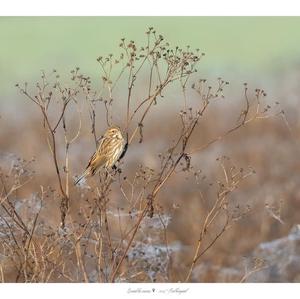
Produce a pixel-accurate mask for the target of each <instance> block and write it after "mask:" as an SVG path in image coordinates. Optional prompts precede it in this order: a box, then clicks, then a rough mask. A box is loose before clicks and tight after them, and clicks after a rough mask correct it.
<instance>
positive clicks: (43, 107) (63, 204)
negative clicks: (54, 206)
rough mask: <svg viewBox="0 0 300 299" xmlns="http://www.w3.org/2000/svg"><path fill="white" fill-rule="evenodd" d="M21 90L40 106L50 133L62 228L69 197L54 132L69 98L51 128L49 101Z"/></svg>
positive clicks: (41, 96)
mask: <svg viewBox="0 0 300 299" xmlns="http://www.w3.org/2000/svg"><path fill="white" fill-rule="evenodd" d="M44 87H45V85H44ZM21 92H22V93H23V94H24V95H25V96H26V97H27V98H28V99H30V100H31V101H32V102H34V103H35V104H36V105H38V107H39V108H40V110H41V112H42V115H43V120H44V123H45V124H46V125H47V129H48V132H49V133H50V138H51V143H50V142H48V145H49V149H50V152H51V153H52V159H53V162H54V166H55V171H56V175H57V179H58V184H59V189H60V193H61V196H62V199H61V226H62V228H64V227H65V218H66V214H67V211H68V208H69V197H68V195H67V193H66V191H65V189H64V187H63V183H62V178H61V174H60V170H59V165H58V164H59V163H58V158H57V152H56V150H57V146H56V137H55V132H56V129H57V127H58V126H59V124H60V123H61V121H62V119H63V116H64V113H65V110H66V107H67V105H68V103H70V98H69V99H67V100H65V102H64V104H63V107H62V112H61V114H60V117H59V118H58V121H57V123H56V125H55V126H54V127H53V128H52V126H51V124H50V121H49V117H48V114H47V107H48V105H49V102H48V103H47V104H46V102H45V101H44V98H45V96H44V95H43V94H40V95H39V96H36V99H34V98H33V97H32V96H31V95H30V94H29V93H28V92H27V91H26V88H25V89H21ZM49 101H50V100H49ZM47 139H48V136H47Z"/></svg>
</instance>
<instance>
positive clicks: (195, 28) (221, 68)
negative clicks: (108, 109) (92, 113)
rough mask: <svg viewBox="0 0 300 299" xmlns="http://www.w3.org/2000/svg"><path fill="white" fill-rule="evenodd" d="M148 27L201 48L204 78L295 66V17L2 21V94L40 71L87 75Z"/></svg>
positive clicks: (298, 53) (298, 52)
mask: <svg viewBox="0 0 300 299" xmlns="http://www.w3.org/2000/svg"><path fill="white" fill-rule="evenodd" d="M149 26H153V27H154V28H155V29H156V30H157V32H159V33H161V34H163V35H164V37H165V38H166V39H167V40H168V41H169V42H170V43H171V44H172V45H174V46H175V45H179V46H184V45H187V44H189V45H191V47H195V48H200V49H201V51H203V52H205V53H206V57H205V59H204V60H203V62H202V63H201V67H202V70H203V71H204V72H208V73H218V74H219V73H221V74H223V73H230V72H237V73H240V72H242V73H245V74H249V73H250V74H252V76H253V77H255V76H256V75H257V74H258V73H259V74H260V75H261V77H265V75H266V74H271V73H272V72H273V71H274V70H277V71H278V69H280V68H283V67H284V68H288V67H289V66H291V65H294V64H295V63H297V62H298V61H300V59H299V58H300V48H299V40H300V18H299V17H1V18H0V39H1V46H0V74H1V80H0V89H1V92H0V94H1V97H3V95H4V94H10V93H11V92H15V90H14V88H13V86H14V84H15V83H16V82H22V81H29V82H30V80H31V79H34V78H35V76H36V75H38V73H39V70H41V69H45V70H52V69H53V68H57V69H58V70H59V71H60V72H61V73H64V72H69V70H71V69H72V68H73V67H74V66H80V67H81V69H82V70H83V71H85V72H87V73H88V74H89V75H90V76H92V77H93V76H95V75H97V74H99V68H98V67H99V66H98V64H97V62H96V58H97V57H98V56H99V55H106V54H108V53H110V52H116V50H118V42H119V40H120V38H121V37H126V38H128V39H133V40H135V41H136V42H137V43H138V42H144V40H145V35H144V32H145V31H146V29H147V28H148V27H149ZM246 79H247V78H246Z"/></svg>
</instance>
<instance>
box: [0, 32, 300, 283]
mask: <svg viewBox="0 0 300 299" xmlns="http://www.w3.org/2000/svg"><path fill="white" fill-rule="evenodd" d="M119 47H120V54H118V55H117V56H116V57H115V56H113V55H108V56H107V57H104V58H101V57H99V58H98V63H99V64H100V68H101V76H102V81H101V82H100V86H99V82H91V80H90V78H89V77H88V76H86V75H83V74H81V73H80V69H79V68H76V69H74V70H73V71H72V72H71V78H70V79H68V80H67V81H66V82H65V81H64V80H61V79H60V76H59V75H58V74H57V72H56V71H55V70H54V71H53V72H51V73H50V74H47V73H46V72H42V75H41V80H40V81H39V82H38V83H37V84H36V85H29V84H20V85H17V87H18V88H19V90H20V92H21V94H22V95H23V96H25V100H26V101H27V102H26V101H25V102H24V99H21V97H20V100H19V101H20V102H21V101H22V102H21V103H18V105H17V109H19V112H20V113H18V114H19V115H20V116H22V117H20V118H19V119H16V120H14V121H12V119H11V115H9V113H7V114H3V115H2V118H1V120H0V121H1V126H2V127H5V130H1V141H2V142H1V149H2V153H3V154H2V155H1V157H0V158H1V160H0V163H1V164H0V166H1V173H0V175H1V182H0V187H1V198H0V200H1V208H0V238H1V243H0V258H1V278H2V280H3V281H6V282H8V281H10V282H12V281H17V282H82V281H84V282H122V281H126V282H142V281H143V282H149V281H158V282H177V281H199V280H198V279H197V277H195V276H194V275H193V270H194V267H196V266H197V265H198V264H200V263H201V262H204V261H211V262H213V263H214V264H217V265H232V264H234V263H235V259H236V258H237V257H239V256H243V255H247V254H249V253H250V252H251V250H252V249H253V248H254V247H255V246H256V245H257V244H258V243H260V242H261V241H263V240H269V239H273V238H276V237H279V236H281V235H283V234H285V233H286V232H288V231H289V229H290V227H291V226H292V225H293V223H295V222H296V221H297V220H296V219H297V218H296V217H297V216H296V211H297V209H296V207H297V206H299V202H298V201H297V194H298V192H299V191H298V186H299V182H298V180H299V179H298V175H297V173H298V170H299V163H298V161H297V159H293V157H297V155H298V147H297V144H296V142H295V140H297V136H298V134H299V133H298V131H296V130H293V131H292V135H293V136H292V135H291V131H289V129H291V128H290V127H288V126H287V123H286V118H285V114H284V112H283V111H282V110H281V108H280V104H278V103H272V101H271V100H268V99H266V97H267V95H266V93H265V91H263V90H261V89H256V90H251V89H250V88H248V85H247V84H245V86H244V87H243V88H242V92H241V99H237V100H236V101H230V102H228V101H227V98H226V97H225V98H224V95H226V87H227V85H228V82H226V81H225V80H222V79H221V78H218V79H217V80H216V82H213V83H211V84H212V85H211V86H210V83H209V82H207V81H206V80H204V79H199V76H198V74H197V72H196V70H197V65H198V63H199V61H200V59H202V57H203V55H204V54H201V52H199V51H198V50H195V51H192V50H190V49H189V47H187V49H184V50H183V49H178V48H171V46H169V44H168V43H166V42H165V41H164V39H163V37H162V36H160V35H157V34H156V32H155V31H154V30H153V29H152V28H151V29H149V31H148V32H147V33H146V44H145V45H144V46H142V47H141V46H137V45H135V43H134V42H133V41H130V42H127V41H126V40H124V39H122V40H121V42H120V45H119ZM271 103H272V104H271ZM21 111H22V113H21ZM111 124H118V125H120V126H121V127H122V128H123V130H124V133H125V135H126V137H127V143H128V148H127V151H126V153H125V155H124V157H123V159H122V160H121V161H120V162H119V164H118V169H117V170H112V171H111V172H110V173H109V174H108V175H107V174H106V173H104V172H103V173H100V175H99V176H98V177H94V178H91V179H89V180H88V181H87V182H86V183H84V184H82V185H81V186H80V187H75V186H74V184H73V179H74V178H75V177H76V175H78V174H79V173H81V172H82V170H83V167H84V166H85V164H86V161H87V160H88V158H89V157H90V154H92V153H93V151H94V150H95V147H96V146H97V142H98V140H99V138H100V136H101V134H102V133H103V132H104V131H105V128H106V127H107V126H108V125H111ZM20 130H21V131H22V132H23V134H20ZM11 153H13V154H11ZM33 156H34V157H35V158H34V159H33V160H31V158H32V157H33ZM18 157H22V158H18ZM24 158H25V159H26V160H23V159H24ZM254 169H255V171H254ZM214 279H215V278H214V277H213V276H211V277H210V276H209V275H208V276H207V278H206V281H214ZM240 279H241V281H243V279H244V276H241V278H240Z"/></svg>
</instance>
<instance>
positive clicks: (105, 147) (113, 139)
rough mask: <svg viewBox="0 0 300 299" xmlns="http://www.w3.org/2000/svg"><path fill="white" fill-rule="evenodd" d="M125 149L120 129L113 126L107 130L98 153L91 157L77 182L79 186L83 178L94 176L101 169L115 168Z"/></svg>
mask: <svg viewBox="0 0 300 299" xmlns="http://www.w3.org/2000/svg"><path fill="white" fill-rule="evenodd" d="M124 147H125V139H124V138H123V136H122V132H121V130H120V128H119V127H117V126H112V127H110V128H108V129H107V131H106V132H105V134H104V136H103V138H102V139H101V140H100V144H99V146H98V149H97V151H96V152H95V153H94V155H93V156H92V157H91V159H90V161H89V163H88V166H87V167H86V170H85V172H84V173H83V174H82V175H81V176H80V177H79V178H78V179H77V180H76V181H75V185H76V184H78V183H79V182H80V181H81V180H82V179H83V178H86V177H89V176H93V175H94V174H96V173H97V172H99V170H100V169H101V167H104V168H105V169H106V170H108V169H109V168H111V167H113V166H114V165H115V163H116V162H117V161H118V160H119V158H120V157H121V155H122V153H123V150H124Z"/></svg>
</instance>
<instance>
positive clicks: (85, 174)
mask: <svg viewBox="0 0 300 299" xmlns="http://www.w3.org/2000/svg"><path fill="white" fill-rule="evenodd" d="M89 175H90V169H89V168H87V169H86V170H85V172H84V173H83V174H82V175H81V176H80V177H79V178H77V180H76V181H75V182H74V185H75V186H76V185H77V184H78V183H79V182H80V181H82V180H83V179H85V178H86V177H88V176H89Z"/></svg>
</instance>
